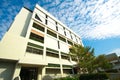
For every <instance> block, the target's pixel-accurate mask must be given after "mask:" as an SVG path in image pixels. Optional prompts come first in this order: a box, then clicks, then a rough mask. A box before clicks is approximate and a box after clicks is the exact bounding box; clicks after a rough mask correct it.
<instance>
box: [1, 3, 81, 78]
mask: <svg viewBox="0 0 120 80" xmlns="http://www.w3.org/2000/svg"><path fill="white" fill-rule="evenodd" d="M78 44H80V45H83V44H82V41H81V39H80V37H79V36H78V35H77V34H75V33H74V32H73V31H72V30H70V29H69V28H68V27H66V26H65V25H64V24H62V23H61V22H60V21H59V20H57V19H56V18H54V17H53V16H52V15H51V14H49V13H48V12H47V11H45V10H44V9H43V8H41V7H40V6H39V5H38V4H37V5H36V6H35V8H34V10H33V11H31V10H29V9H27V8H25V7H24V8H22V9H21V10H20V12H19V13H18V14H17V16H16V17H15V19H14V21H13V23H12V24H11V26H10V28H9V30H8V31H7V32H6V34H5V35H4V37H3V38H2V40H1V41H0V80H12V79H15V78H19V77H20V78H21V80H50V79H52V78H57V77H64V76H69V75H71V74H74V71H73V65H75V64H76V61H75V60H74V59H72V57H71V56H69V55H68V54H69V48H70V47H71V46H72V45H78Z"/></svg>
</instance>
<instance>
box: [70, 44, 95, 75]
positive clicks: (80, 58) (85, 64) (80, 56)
mask: <svg viewBox="0 0 120 80" xmlns="http://www.w3.org/2000/svg"><path fill="white" fill-rule="evenodd" d="M70 54H71V55H73V56H75V57H76V59H77V66H78V67H79V73H81V70H80V69H82V70H83V71H82V72H83V73H84V71H85V70H87V71H88V72H91V71H92V69H93V68H92V67H93V66H92V65H91V64H92V62H93V60H94V49H91V47H89V46H86V47H83V46H81V45H76V46H72V47H71V48H70Z"/></svg>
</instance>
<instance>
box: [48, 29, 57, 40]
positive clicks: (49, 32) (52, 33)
mask: <svg viewBox="0 0 120 80" xmlns="http://www.w3.org/2000/svg"><path fill="white" fill-rule="evenodd" d="M47 34H49V35H51V36H53V37H55V38H57V34H55V33H54V32H52V31H50V30H47Z"/></svg>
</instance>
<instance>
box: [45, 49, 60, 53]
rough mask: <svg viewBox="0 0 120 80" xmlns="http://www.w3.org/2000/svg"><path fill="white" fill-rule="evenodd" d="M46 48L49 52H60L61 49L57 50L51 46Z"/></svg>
mask: <svg viewBox="0 0 120 80" xmlns="http://www.w3.org/2000/svg"><path fill="white" fill-rule="evenodd" d="M46 50H47V51H48V52H52V53H58V52H59V51H57V50H54V49H50V48H46Z"/></svg>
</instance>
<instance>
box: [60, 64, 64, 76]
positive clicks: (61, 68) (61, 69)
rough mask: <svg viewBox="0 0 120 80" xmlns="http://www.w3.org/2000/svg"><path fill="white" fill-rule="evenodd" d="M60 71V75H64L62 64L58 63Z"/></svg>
mask: <svg viewBox="0 0 120 80" xmlns="http://www.w3.org/2000/svg"><path fill="white" fill-rule="evenodd" d="M60 72H61V77H64V75H63V66H62V64H60Z"/></svg>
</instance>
